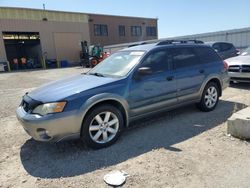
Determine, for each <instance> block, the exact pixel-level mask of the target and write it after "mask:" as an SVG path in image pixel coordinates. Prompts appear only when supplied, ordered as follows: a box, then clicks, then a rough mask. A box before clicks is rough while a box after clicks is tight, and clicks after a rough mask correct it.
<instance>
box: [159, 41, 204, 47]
mask: <svg viewBox="0 0 250 188" xmlns="http://www.w3.org/2000/svg"><path fill="white" fill-rule="evenodd" d="M188 43H192V44H204V42H203V41H201V40H164V41H160V42H158V43H157V46H158V45H167V44H188Z"/></svg>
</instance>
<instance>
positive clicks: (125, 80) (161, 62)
mask: <svg viewBox="0 0 250 188" xmlns="http://www.w3.org/2000/svg"><path fill="white" fill-rule="evenodd" d="M228 84H229V77H228V74H227V65H226V63H224V62H223V61H222V60H221V58H220V57H219V56H218V55H217V53H216V52H215V51H214V50H213V49H212V48H211V47H209V46H206V45H204V44H198V43H195V41H193V42H183V41H162V42H159V43H154V44H144V45H139V46H135V47H131V48H127V49H123V50H121V51H118V52H116V53H114V54H113V55H111V56H110V57H109V58H107V59H105V60H104V61H103V62H102V63H100V64H98V65H97V66H96V67H95V68H93V69H92V70H90V71H89V72H88V73H85V74H79V75H76V76H73V77H70V78H67V79H63V80H59V81H56V82H52V83H49V84H47V85H44V86H42V87H40V88H38V89H36V90H34V91H32V92H30V93H26V94H25V95H24V96H23V99H22V102H21V104H20V106H19V107H18V108H17V111H16V113H17V118H18V119H19V121H20V122H21V124H22V125H23V128H24V129H25V130H26V132H27V133H28V134H29V135H31V136H32V137H33V138H34V139H35V140H38V141H56V142H58V141H61V140H66V139H73V138H81V139H82V140H83V141H84V142H85V143H86V144H87V145H88V146H89V147H92V148H102V147H107V146H109V145H111V144H113V143H114V142H115V141H116V140H117V139H118V137H119V136H120V134H121V133H122V130H123V129H124V128H126V127H127V126H129V122H131V121H133V120H135V119H138V118H142V117H145V116H149V115H151V114H153V113H158V112H160V111H163V110H170V109H173V108H176V107H179V106H183V105H187V104H190V103H194V104H196V105H197V107H198V108H199V109H200V110H202V111H205V112H208V111H211V110H214V108H215V107H216V105H217V103H218V99H219V97H220V96H221V95H222V90H223V89H224V88H225V87H227V86H228Z"/></svg>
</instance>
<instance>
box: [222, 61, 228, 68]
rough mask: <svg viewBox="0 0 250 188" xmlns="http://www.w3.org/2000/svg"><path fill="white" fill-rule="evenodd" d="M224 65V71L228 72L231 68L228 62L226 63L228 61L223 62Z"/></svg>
mask: <svg viewBox="0 0 250 188" xmlns="http://www.w3.org/2000/svg"><path fill="white" fill-rule="evenodd" d="M223 64H224V69H225V70H228V68H229V66H228V64H227V62H226V61H223Z"/></svg>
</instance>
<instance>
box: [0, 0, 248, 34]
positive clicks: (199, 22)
mask: <svg viewBox="0 0 250 188" xmlns="http://www.w3.org/2000/svg"><path fill="white" fill-rule="evenodd" d="M43 4H45V6H46V9H48V10H62V11H71V12H72V11H73V12H86V13H98V14H111V15H122V16H138V17H149V18H158V34H159V38H166V37H175V36H182V35H189V34H198V33H206V32H213V31H221V30H227V29H238V28H244V27H250V0H123V1H122V0H0V6H3V7H6V6H7V7H25V8H39V9H42V8H43Z"/></svg>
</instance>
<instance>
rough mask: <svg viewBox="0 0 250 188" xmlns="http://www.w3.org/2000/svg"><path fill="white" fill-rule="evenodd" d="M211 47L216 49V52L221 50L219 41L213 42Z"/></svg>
mask: <svg viewBox="0 0 250 188" xmlns="http://www.w3.org/2000/svg"><path fill="white" fill-rule="evenodd" d="M213 48H214V49H215V50H216V51H217V52H221V45H220V44H219V43H215V44H214V45H213Z"/></svg>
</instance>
